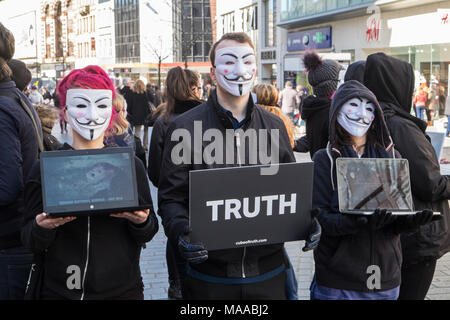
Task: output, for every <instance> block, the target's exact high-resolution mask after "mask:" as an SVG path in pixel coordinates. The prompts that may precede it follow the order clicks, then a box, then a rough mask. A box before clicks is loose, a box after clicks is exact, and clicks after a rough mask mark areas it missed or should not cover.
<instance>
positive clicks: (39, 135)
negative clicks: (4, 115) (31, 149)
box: [0, 92, 44, 152]
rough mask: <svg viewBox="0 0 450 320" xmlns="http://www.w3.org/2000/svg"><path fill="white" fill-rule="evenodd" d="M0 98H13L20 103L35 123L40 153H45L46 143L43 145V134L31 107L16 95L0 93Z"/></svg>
mask: <svg viewBox="0 0 450 320" xmlns="http://www.w3.org/2000/svg"><path fill="white" fill-rule="evenodd" d="M0 96H4V97H8V98H11V99H13V100H14V101H16V102H18V103H19V105H20V106H21V107H22V109H23V110H24V111H25V113H26V114H27V115H28V116H29V117H30V119H31V122H33V127H34V131H35V133H36V140H37V143H38V147H39V151H40V152H42V151H44V143H43V137H42V132H41V131H40V130H39V128H38V125H37V123H36V119H35V118H34V116H33V113H32V112H31V110H30V107H29V106H28V105H27V104H26V103H25V101H23V99H22V98H21V97H18V96H16V95H14V94H11V93H5V92H0Z"/></svg>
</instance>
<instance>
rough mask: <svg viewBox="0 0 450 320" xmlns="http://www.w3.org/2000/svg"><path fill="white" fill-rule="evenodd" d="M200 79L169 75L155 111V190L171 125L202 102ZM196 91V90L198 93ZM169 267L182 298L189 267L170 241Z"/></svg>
mask: <svg viewBox="0 0 450 320" xmlns="http://www.w3.org/2000/svg"><path fill="white" fill-rule="evenodd" d="M199 84H200V79H199V77H198V74H197V73H195V72H192V71H190V70H183V69H182V68H180V67H176V68H172V69H170V70H169V72H168V73H167V79H166V85H165V99H166V102H165V103H163V104H161V105H160V106H159V107H158V108H157V109H156V111H155V115H157V116H158V119H157V120H156V122H155V124H154V126H153V133H152V139H151V142H150V150H151V152H149V157H148V175H149V178H150V180H151V182H152V183H153V185H154V186H155V187H158V185H159V183H158V182H159V175H160V170H161V162H162V156H163V153H164V141H165V140H166V133H167V129H168V128H169V125H170V123H171V122H172V121H174V119H175V118H177V117H178V116H179V115H180V114H182V113H184V112H187V111H189V110H191V109H192V108H195V107H196V106H198V105H199V104H201V103H202V101H201V100H200V99H199V96H198V88H197V87H199ZM194 89H195V90H194ZM166 259H167V267H168V271H169V292H168V296H169V298H171V299H182V281H183V277H184V273H185V268H186V261H185V260H184V259H183V258H182V257H181V256H180V254H179V253H178V249H177V248H176V247H173V244H172V243H170V242H169V241H167V247H166Z"/></svg>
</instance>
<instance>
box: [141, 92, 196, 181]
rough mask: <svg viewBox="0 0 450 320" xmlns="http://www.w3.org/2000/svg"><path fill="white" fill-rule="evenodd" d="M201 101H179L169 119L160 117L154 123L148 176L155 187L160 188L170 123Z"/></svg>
mask: <svg viewBox="0 0 450 320" xmlns="http://www.w3.org/2000/svg"><path fill="white" fill-rule="evenodd" d="M200 104H201V102H200V101H195V100H188V101H177V102H176V104H175V108H174V110H173V114H172V115H171V116H170V119H169V121H165V119H163V118H161V117H160V118H158V120H156V121H155V123H154V125H153V131H152V139H151V141H150V150H151V152H149V153H148V176H149V178H150V181H151V182H152V183H153V185H154V186H155V187H157V188H158V181H159V174H160V172H161V161H162V156H163V153H164V141H165V140H166V133H167V129H168V128H169V124H170V123H171V122H172V121H173V120H175V119H176V118H177V117H178V116H179V115H180V114H182V113H184V112H186V111H189V110H191V109H192V108H195V107H196V106H198V105H200Z"/></svg>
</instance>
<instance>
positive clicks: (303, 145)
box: [294, 96, 331, 158]
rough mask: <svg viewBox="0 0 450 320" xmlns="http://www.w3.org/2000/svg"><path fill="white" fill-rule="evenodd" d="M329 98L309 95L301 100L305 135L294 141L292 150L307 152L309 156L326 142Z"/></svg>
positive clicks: (325, 144)
mask: <svg viewBox="0 0 450 320" xmlns="http://www.w3.org/2000/svg"><path fill="white" fill-rule="evenodd" d="M330 105H331V99H330V98H328V97H316V96H309V97H307V98H306V99H305V101H304V102H303V107H302V119H303V120H305V121H306V135H305V136H304V137H302V138H300V139H298V140H297V141H296V142H295V147H294V151H297V152H308V151H309V153H310V155H311V158H312V157H313V156H314V153H316V151H318V150H320V149H323V148H325V147H326V146H327V143H328V114H329V112H330Z"/></svg>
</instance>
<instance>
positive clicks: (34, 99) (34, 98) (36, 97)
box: [28, 86, 44, 105]
mask: <svg viewBox="0 0 450 320" xmlns="http://www.w3.org/2000/svg"><path fill="white" fill-rule="evenodd" d="M28 99H30V101H31V103H32V104H35V105H37V104H40V103H44V98H43V97H42V94H40V93H39V91H38V88H37V87H36V86H32V87H31V92H30V94H29V95H28Z"/></svg>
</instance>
